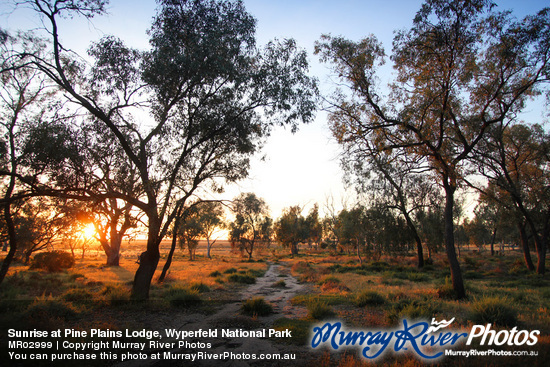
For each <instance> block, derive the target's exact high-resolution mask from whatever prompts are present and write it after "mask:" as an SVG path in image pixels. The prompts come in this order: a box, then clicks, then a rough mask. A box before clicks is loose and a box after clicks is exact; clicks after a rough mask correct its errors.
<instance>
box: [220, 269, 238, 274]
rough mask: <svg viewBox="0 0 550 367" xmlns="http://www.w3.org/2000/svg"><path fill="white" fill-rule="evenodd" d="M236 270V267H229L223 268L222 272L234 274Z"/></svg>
mask: <svg viewBox="0 0 550 367" xmlns="http://www.w3.org/2000/svg"><path fill="white" fill-rule="evenodd" d="M236 272H237V269H235V268H229V269H226V270H224V272H223V273H224V274H234V273H236Z"/></svg>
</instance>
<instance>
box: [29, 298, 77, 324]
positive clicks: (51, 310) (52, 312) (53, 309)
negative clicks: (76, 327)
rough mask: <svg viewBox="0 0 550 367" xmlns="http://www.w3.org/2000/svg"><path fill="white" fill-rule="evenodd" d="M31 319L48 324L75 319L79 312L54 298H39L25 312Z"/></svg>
mask: <svg viewBox="0 0 550 367" xmlns="http://www.w3.org/2000/svg"><path fill="white" fill-rule="evenodd" d="M25 314H26V316H27V317H28V318H29V319H32V320H35V321H41V322H46V321H48V320H52V319H53V320H56V319H61V320H68V319H72V318H74V317H75V316H76V315H77V314H78V311H77V310H76V309H75V308H74V307H73V306H72V305H71V304H70V303H67V302H65V301H62V300H56V299H53V298H37V299H36V300H35V301H34V302H33V303H32V304H30V305H29V307H28V308H27V311H26V312H25Z"/></svg>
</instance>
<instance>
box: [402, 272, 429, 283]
mask: <svg viewBox="0 0 550 367" xmlns="http://www.w3.org/2000/svg"><path fill="white" fill-rule="evenodd" d="M407 279H409V280H410V281H411V282H425V281H428V280H429V279H430V277H428V276H427V275H426V274H423V273H416V272H411V273H408V274H407Z"/></svg>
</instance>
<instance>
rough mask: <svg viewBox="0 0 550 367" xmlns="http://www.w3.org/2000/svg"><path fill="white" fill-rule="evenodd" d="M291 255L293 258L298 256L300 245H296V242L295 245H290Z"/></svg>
mask: <svg viewBox="0 0 550 367" xmlns="http://www.w3.org/2000/svg"><path fill="white" fill-rule="evenodd" d="M290 254H291V255H292V256H294V255H298V244H297V243H294V242H293V243H292V244H291V245H290Z"/></svg>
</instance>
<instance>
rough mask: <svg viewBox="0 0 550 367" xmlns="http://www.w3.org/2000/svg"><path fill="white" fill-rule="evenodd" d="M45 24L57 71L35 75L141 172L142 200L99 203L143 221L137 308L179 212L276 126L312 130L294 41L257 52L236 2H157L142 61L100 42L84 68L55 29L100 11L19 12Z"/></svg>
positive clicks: (240, 166) (38, 2)
mask: <svg viewBox="0 0 550 367" xmlns="http://www.w3.org/2000/svg"><path fill="white" fill-rule="evenodd" d="M23 2H24V3H25V4H28V5H29V6H31V7H32V8H33V9H35V10H36V12H37V13H38V14H39V15H40V16H41V17H43V19H44V21H45V22H44V23H45V24H47V25H48V33H49V34H50V35H51V40H52V49H51V53H52V55H53V58H54V61H53V62H52V63H49V62H45V61H44V60H43V59H41V58H40V57H38V56H36V55H29V56H28V57H29V58H30V59H31V61H32V63H33V65H34V67H36V68H37V69H39V70H40V71H42V72H43V73H44V74H45V75H47V76H48V77H49V78H50V79H51V80H53V81H54V82H55V83H57V85H58V86H59V87H60V88H61V89H63V90H64V91H65V93H66V95H67V96H68V97H69V98H70V100H71V101H72V102H74V103H76V104H77V105H78V106H80V107H82V108H84V109H85V110H86V111H88V113H89V114H90V116H91V117H92V118H94V119H95V120H97V121H99V122H100V124H101V125H102V126H104V130H105V131H104V133H105V134H109V135H110V136H111V137H112V138H113V139H114V140H115V141H116V142H117V145H118V146H119V147H120V148H121V149H122V150H123V152H124V156H125V158H126V160H127V162H128V165H130V166H132V167H134V169H135V170H136V171H137V172H138V178H139V184H140V187H141V188H142V190H143V192H139V193H134V194H128V193H124V192H109V193H105V196H106V197H114V198H116V199H121V200H124V201H126V202H128V203H130V204H131V205H132V206H134V207H135V208H137V209H138V210H140V211H142V212H143V213H144V215H145V217H146V218H144V221H145V222H146V223H147V231H148V234H147V237H148V239H147V245H146V250H145V251H144V252H143V253H142V254H141V255H140V265H139V268H138V269H137V271H136V274H135V278H134V284H133V288H132V297H133V298H134V299H145V298H147V297H148V294H149V288H150V284H151V279H152V277H153V274H154V272H155V270H156V267H157V265H158V261H159V258H160V252H159V246H160V242H161V240H162V239H163V237H164V236H165V235H166V234H167V233H168V231H169V229H170V228H171V224H172V221H173V220H174V218H175V217H176V215H177V208H178V205H179V204H181V203H183V204H185V203H188V202H189V200H190V198H192V197H193V196H194V195H195V194H196V193H197V191H198V189H199V188H203V187H205V184H206V183H208V182H211V183H215V184H216V183H218V186H217V188H218V189H221V187H220V185H219V182H218V181H216V179H219V178H223V179H226V180H227V181H235V180H238V179H241V178H243V177H245V176H246V174H247V171H248V157H249V156H250V155H251V154H253V153H254V152H256V151H257V150H258V149H259V147H260V145H261V142H262V138H263V137H264V136H266V134H267V133H268V132H269V130H270V128H271V127H272V126H273V125H274V124H280V125H290V126H292V129H293V130H295V129H296V127H297V124H298V123H299V122H300V121H302V122H308V121H310V120H311V119H312V117H313V111H314V110H315V99H316V98H315V96H316V93H317V91H316V86H315V82H314V80H312V79H310V78H309V77H307V76H306V75H305V72H306V70H307V59H306V54H305V52H303V51H301V50H299V49H298V48H297V47H296V44H295V42H294V41H293V40H284V41H274V42H270V43H269V44H268V45H267V46H266V47H265V48H264V49H262V50H259V49H258V48H256V45H255V39H254V31H255V20H254V19H253V18H252V17H251V16H250V15H249V14H248V13H247V12H246V11H245V9H244V6H243V4H242V2H241V1H217V0H202V1H186V0H176V1H174V0H161V1H160V2H159V8H158V14H157V15H156V17H155V19H154V21H153V25H152V27H151V29H150V31H149V35H150V45H151V48H150V49H149V50H146V51H139V50H134V49H131V48H128V47H127V46H126V45H125V44H124V43H123V42H122V41H121V40H119V39H117V38H116V37H113V36H107V37H104V38H103V39H101V40H100V41H99V42H97V43H95V44H94V45H93V46H92V47H91V48H90V56H91V57H92V58H93V59H94V65H93V66H92V68H89V69H86V68H85V63H83V62H77V60H75V59H74V57H72V56H71V55H72V54H70V53H69V52H68V51H67V50H66V48H65V47H63V45H62V44H61V41H60V36H59V35H60V27H59V22H58V18H59V17H72V16H74V15H79V16H84V17H86V18H92V17H93V16H96V15H101V14H103V13H105V10H106V7H105V6H106V2H105V1H103V0H92V1H76V2H73V1H71V2H66V1H61V0H55V1H45V0H32V1H31V0H28V1H23Z"/></svg>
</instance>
